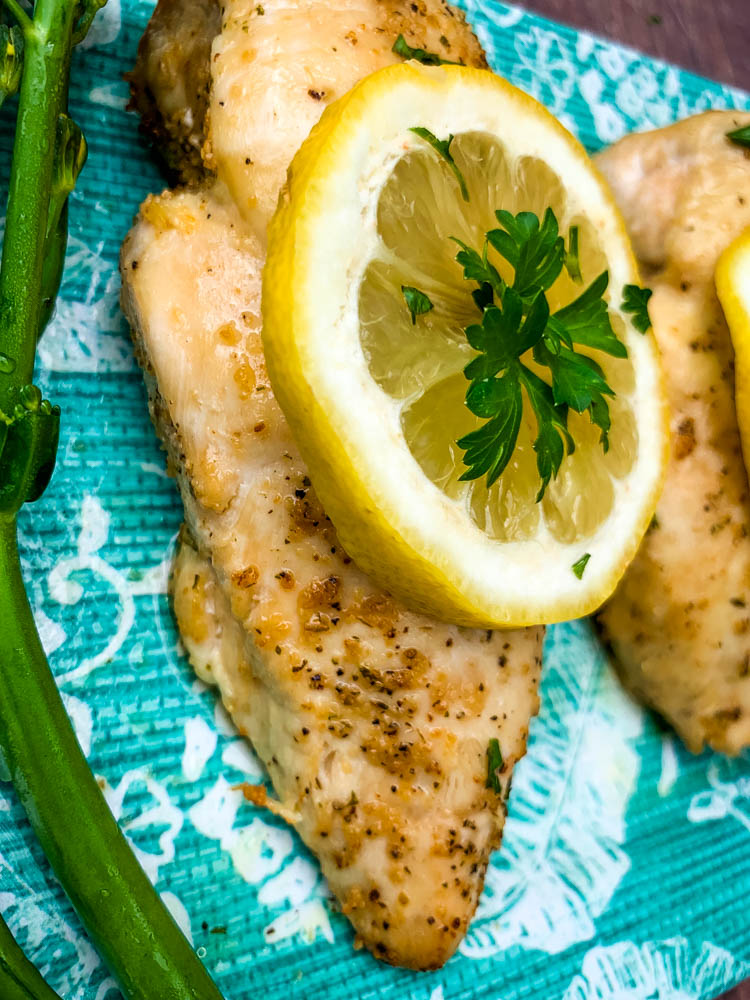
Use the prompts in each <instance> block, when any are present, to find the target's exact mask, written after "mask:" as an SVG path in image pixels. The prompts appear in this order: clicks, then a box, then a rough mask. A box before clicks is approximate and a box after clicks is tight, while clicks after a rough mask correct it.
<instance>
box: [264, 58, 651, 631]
mask: <svg viewBox="0 0 750 1000" xmlns="http://www.w3.org/2000/svg"><path fill="white" fill-rule="evenodd" d="M415 126H422V127H424V128H426V129H428V130H429V131H430V132H432V133H433V134H434V135H435V136H438V137H440V138H447V137H448V136H449V135H453V136H455V138H454V140H453V143H452V144H451V147H450V152H451V154H452V156H453V157H454V160H455V163H456V165H457V166H458V168H459V170H460V171H461V174H462V176H463V177H464V178H465V181H466V184H467V187H468V189H469V192H470V200H469V201H468V202H467V201H465V200H464V199H463V198H462V197H461V192H460V189H459V184H458V183H457V180H456V176H455V174H454V172H453V171H452V170H451V169H449V167H448V164H446V163H445V161H444V160H442V159H441V158H440V156H439V155H437V154H436V152H435V150H434V149H433V148H432V147H430V146H429V145H428V144H427V143H425V142H424V141H422V140H421V139H420V138H419V137H418V136H417V135H415V134H414V133H413V132H411V131H410V129H411V128H412V127H415ZM548 207H551V208H552V210H553V211H554V213H555V215H556V217H557V219H558V222H559V224H560V232H561V233H563V234H565V233H566V232H567V231H568V229H569V227H570V226H573V225H577V226H578V227H579V234H580V241H579V242H580V249H581V269H582V272H583V278H584V287H585V286H587V285H588V284H589V283H590V282H591V281H592V280H593V279H594V278H595V277H597V276H598V275H599V274H600V273H601V272H602V271H603V270H608V271H609V275H610V282H609V290H608V293H607V296H608V306H609V310H610V315H611V319H612V322H613V326H614V328H615V330H616V332H617V334H618V336H619V337H620V339H621V340H623V341H624V343H625V344H626V347H627V350H628V358H627V359H616V358H611V357H609V356H607V355H604V354H602V353H601V352H598V351H593V350H588V349H585V350H584V351H583V352H584V353H587V354H589V355H590V356H591V357H592V358H595V360H596V361H597V362H598V363H599V364H600V365H601V367H602V368H603V369H604V372H605V375H606V377H607V380H608V381H609V383H610V385H611V386H612V387H613V388H614V389H615V391H616V393H617V395H616V398H615V399H614V400H613V401H612V404H611V407H610V409H611V413H612V431H611V435H610V442H611V446H610V449H609V451H608V452H607V454H604V453H603V451H602V448H601V446H600V444H599V431H598V429H597V428H595V427H593V426H592V425H591V422H590V420H589V417H588V415H587V414H584V415H579V414H576V413H573V412H572V411H571V413H570V416H569V429H570V432H571V434H572V436H573V438H574V439H575V442H576V450H575V453H574V454H572V455H571V456H569V457H567V458H566V459H565V460H564V461H563V465H562V468H561V470H560V474H559V476H558V478H557V479H555V480H553V481H552V482H551V483H550V485H549V487H548V489H547V492H546V494H545V496H544V499H543V500H542V501H541V503H537V502H536V495H537V492H538V490H539V485H540V481H539V475H538V472H537V467H536V455H535V452H534V449H533V442H534V439H535V437H536V433H537V429H536V421H535V418H534V416H533V412H532V410H531V407H530V406H529V405H528V400H526V401H525V406H524V412H523V418H522V423H521V429H520V433H519V438H518V444H517V446H516V449H515V451H514V454H513V456H512V458H511V461H510V463H509V464H508V466H507V468H506V469H505V471H504V472H503V474H502V476H501V477H500V478H499V479H498V481H497V482H496V483H495V484H493V485H492V487H491V488H489V489H487V486H486V484H485V482H484V480H483V479H480V480H475V481H473V482H466V481H462V479H461V476H462V474H463V472H464V471H465V466H464V464H463V453H462V450H461V449H460V448H459V447H458V445H457V444H456V442H457V440H458V439H459V438H461V437H462V436H463V435H464V434H466V433H467V432H468V431H470V430H472V429H473V428H475V427H476V426H478V425H479V424H480V423H481V421H479V420H478V419H477V418H476V417H474V416H473V414H472V413H471V412H470V411H469V410H468V408H467V407H466V405H465V402H464V397H465V394H466V389H467V386H468V382H467V380H466V378H465V377H464V375H463V369H464V367H465V366H466V364H467V363H468V362H469V361H470V360H471V359H472V357H474V356H475V353H476V352H475V351H474V350H473V349H472V348H471V346H470V345H469V343H468V342H467V339H466V336H465V333H464V331H465V328H466V327H467V326H468V325H469V324H471V323H476V322H477V321H478V313H477V307H476V305H475V304H474V302H473V300H472V297H471V289H472V287H474V286H472V285H471V284H470V283H469V282H466V281H465V280H464V279H463V272H462V269H461V268H460V267H459V265H458V264H457V263H456V261H455V255H456V252H457V250H458V247H457V246H456V244H455V243H454V242H452V241H451V237H456V238H458V239H460V240H462V241H464V242H465V243H467V244H468V245H470V246H472V247H476V248H477V249H481V247H482V244H483V242H484V234H485V233H486V232H487V231H488V230H489V229H492V228H495V227H496V225H497V223H496V220H495V216H494V212H495V210H496V209H500V208H502V209H506V210H508V211H510V212H513V213H517V212H519V211H532V212H535V213H536V214H537V215H538V216H539V217H541V216H542V215H543V214H544V211H545V210H546V209H547V208H548ZM492 252H493V253H494V251H492ZM492 263H493V264H494V265H495V266H496V267H497V268H498V270H500V273H501V274H502V275H503V277H505V278H509V277H510V278H512V273H513V272H512V269H510V267H509V265H507V264H506V263H505V262H504V261H503V260H502V259H501V258H500V257H499V255H496V256H495V257H494V258H492ZM638 281H639V277H638V272H637V267H636V264H635V261H634V258H633V255H632V251H631V249H630V244H629V242H628V239H627V236H626V234H625V230H624V226H623V223H622V219H621V217H620V215H619V212H618V211H617V209H616V207H615V205H614V203H613V201H612V197H611V194H610V192H609V190H608V188H607V187H606V185H605V183H604V181H603V180H602V179H601V177H600V176H599V174H598V173H597V171H596V169H595V168H594V167H593V165H592V164H591V162H590V161H589V159H588V157H587V156H586V153H585V152H584V150H583V148H582V147H581V146H580V145H579V143H578V142H577V141H576V140H575V139H573V137H572V136H571V135H570V134H569V133H568V132H567V131H566V130H565V129H564V128H563V127H562V126H561V125H560V124H559V123H558V122H557V121H556V120H555V119H554V118H553V117H552V116H551V115H550V114H549V113H548V112H547V111H545V110H544V109H543V108H542V107H541V105H539V104H538V103H537V102H536V101H534V100H533V99H532V98H530V97H528V96H526V95H525V94H523V93H522V92H520V91H518V90H516V89H515V88H514V87H512V86H510V85H509V84H508V83H506V82H505V81H503V80H501V79H500V78H499V77H496V76H494V75H493V74H491V73H489V72H486V71H482V70H473V69H467V68H463V67H436V68H430V67H424V66H418V65H415V64H405V65H399V66H392V67H388V68H386V69H384V70H381V71H379V72H377V73H375V74H373V75H372V76H370V77H368V78H367V79H365V80H364V81H362V82H361V83H360V84H358V85H357V86H356V87H355V88H354V89H353V90H352V91H350V92H349V93H348V94H347V95H346V96H344V97H343V98H341V99H340V100H339V101H338V102H337V103H335V104H333V105H331V106H330V107H329V108H328V109H327V110H326V112H325V113H324V115H323V117H322V119H321V121H320V123H319V124H318V126H316V128H315V129H313V131H312V133H311V135H310V137H309V138H308V140H307V141H306V142H305V144H304V145H303V146H302V148H301V149H300V151H299V152H298V154H297V156H296V157H295V159H294V161H293V163H292V166H291V168H290V171H289V178H288V183H287V186H286V188H285V190H284V191H283V192H282V196H281V199H280V203H279V208H278V210H277V213H276V215H275V217H274V219H273V221H272V223H271V226H270V230H269V247H268V257H267V263H266V267H265V273H264V286H263V317H264V331H263V340H264V348H265V352H266V358H267V362H268V368H269V373H270V377H271V380H272V383H273V387H274V391H275V393H276V395H277V398H278V399H279V402H280V404H281V406H282V408H283V410H284V412H285V414H286V416H287V418H288V420H289V422H290V425H291V427H292V430H293V432H294V434H295V437H296V439H297V442H298V444H299V447H300V449H301V451H302V454H303V457H304V458H305V460H306V462H307V464H308V467H309V471H310V476H311V478H312V481H313V485H314V486H315V489H316V491H317V493H318V495H319V496H320V498H321V500H322V502H323V504H324V506H325V508H326V511H327V512H328V514H329V516H330V517H331V519H332V521H333V523H334V524H335V526H336V528H337V531H338V533H339V536H340V539H341V542H342V544H343V546H344V547H345V548H346V549H347V551H348V552H349V553H350V555H351V556H352V557H353V558H354V559H355V560H356V561H357V563H358V564H359V565H360V566H361V567H362V568H363V569H364V570H366V571H367V572H368V573H369V574H370V575H372V576H373V577H374V578H375V579H376V580H377V581H378V582H379V583H380V584H381V585H382V586H384V587H385V588H387V589H388V590H390V591H391V592H392V593H394V594H397V595H398V596H399V597H401V598H402V599H403V600H404V601H406V603H407V604H409V605H410V606H411V607H413V608H415V609H417V610H420V611H423V612H426V613H428V614H431V615H433V616H435V617H438V618H440V619H443V620H446V621H453V622H457V623H459V624H463V625H470V626H483V627H512V626H519V625H526V624H532V623H539V622H553V621H559V620H563V619H567V618H572V617H576V616H579V615H583V614H587V613H589V612H591V611H593V610H594V609H595V608H596V607H598V606H599V604H601V603H602V602H603V601H604V600H605V599H606V598H607V597H608V596H609V594H610V593H611V591H612V590H613V589H614V587H615V585H616V583H617V580H618V579H619V578H620V576H621V575H622V573H623V572H624V570H625V568H626V566H627V564H628V562H629V560H630V559H631V558H632V557H633V555H634V554H635V551H636V548H637V546H638V543H639V541H640V538H641V537H642V535H643V533H644V531H645V529H646V527H647V526H648V523H649V520H650V518H651V515H652V513H653V508H654V506H655V503H656V498H657V495H658V490H659V485H660V481H661V476H662V473H663V467H664V458H665V453H666V405H665V402H664V395H663V391H662V386H661V376H660V372H659V366H658V358H657V351H656V346H655V342H654V340H653V337H652V336H651V334H647V335H645V336H644V335H642V334H640V333H638V332H637V331H636V330H634V328H633V327H632V324H631V323H630V320H629V318H628V316H627V314H625V313H623V312H622V311H621V309H620V304H621V299H622V294H621V293H622V288H623V286H624V285H626V284H631V283H638ZM404 286H411V287H416V288H418V289H419V290H420V291H421V292H423V293H424V294H425V295H427V296H428V297H429V299H430V301H431V303H432V308H431V309H430V311H429V312H426V313H424V314H423V315H420V316H419V317H418V318H417V319H416V322H412V317H411V315H410V312H409V310H408V309H407V308H406V305H405V302H404V298H403V293H402V287H404ZM580 292H581V286H580V285H577V284H575V283H574V282H573V281H572V280H571V279H570V277H569V276H568V274H567V272H566V271H565V270H563V272H562V274H561V275H560V277H559V278H558V279H557V281H556V282H555V284H554V285H553V286H552V287H551V289H550V290H549V291H548V300H549V303H550V307H551V308H552V309H553V310H554V309H557V308H559V307H561V306H563V305H565V304H567V303H568V302H570V301H571V300H572V299H573V298H575V297H577V296H578V295H579V294H580ZM530 364H531V366H532V367H533V362H530ZM544 372H545V370H544V369H541V368H540V369H538V374H540V375H541V376H542V377H544ZM585 554H589V555H590V558H589V560H588V563H587V564H586V569H585V572H584V573H583V575H582V577H581V578H580V579H579V578H578V577H577V575H576V573H574V572H573V568H572V567H573V565H574V564H576V563H577V562H578V561H579V560H580V559H581V557H582V556H584V555H585Z"/></svg>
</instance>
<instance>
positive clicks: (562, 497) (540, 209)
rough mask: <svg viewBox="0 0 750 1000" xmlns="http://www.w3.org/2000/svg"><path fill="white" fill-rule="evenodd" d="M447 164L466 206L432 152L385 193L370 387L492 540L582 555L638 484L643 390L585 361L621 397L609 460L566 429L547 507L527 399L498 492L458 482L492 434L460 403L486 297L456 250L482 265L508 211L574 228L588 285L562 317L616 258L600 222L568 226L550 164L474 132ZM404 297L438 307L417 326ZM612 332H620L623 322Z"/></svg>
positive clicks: (553, 300)
mask: <svg viewBox="0 0 750 1000" xmlns="http://www.w3.org/2000/svg"><path fill="white" fill-rule="evenodd" d="M451 154H452V155H453V157H454V159H455V161H456V164H457V165H458V167H459V169H460V170H461V172H462V173H463V176H464V177H465V179H466V182H467V186H468V188H469V191H470V192H471V200H470V201H469V202H465V201H463V199H461V197H460V196H459V195H458V186H457V183H456V179H455V176H454V175H453V173H452V172H451V171H450V170H449V169H448V167H447V164H445V163H444V162H443V161H442V160H441V159H440V158H439V157H438V155H437V154H436V153H435V151H434V150H432V149H431V148H430V147H429V146H427V145H425V148H424V149H421V148H413V149H412V150H410V151H409V152H408V153H407V154H406V155H405V156H403V157H402V158H401V159H400V160H398V162H397V163H396V165H395V167H394V169H393V171H392V173H391V174H390V176H389V177H388V179H387V181H386V183H385V184H384V186H383V188H382V190H381V192H380V196H379V200H378V205H377V236H378V240H377V246H376V250H375V252H374V253H373V255H372V257H371V259H370V261H369V262H368V264H367V266H366V268H365V271H364V274H363V277H362V281H361V284H360V287H359V323H360V343H361V346H362V350H363V352H364V355H365V358H366V361H367V366H368V369H369V372H370V375H371V376H372V378H373V380H374V381H375V382H376V383H377V385H378V386H380V388H381V389H382V391H383V392H384V393H385V394H386V395H387V396H388V397H390V398H391V399H392V400H396V401H398V403H399V405H400V418H401V428H402V432H403V435H404V439H405V441H406V443H407V445H408V447H409V449H410V451H411V453H412V455H413V456H414V458H415V459H416V461H417V462H418V463H419V465H420V467H421V468H422V470H423V471H424V473H425V475H426V476H427V477H428V478H429V479H430V480H431V481H432V482H433V483H435V485H436V486H438V487H439V488H440V489H441V490H442V491H443V493H445V494H446V496H448V497H449V498H450V499H451V500H453V501H455V502H456V503H457V504H461V505H462V506H463V507H464V508H465V510H466V512H467V513H468V515H469V517H470V518H471V519H472V521H473V522H474V523H475V524H476V525H477V527H478V528H480V529H481V530H482V531H484V532H485V533H486V534H487V535H488V536H490V537H492V538H495V539H498V540H501V541H522V540H526V539H530V538H534V537H538V536H539V534H540V530H542V533H544V532H543V527H544V528H546V530H547V531H548V532H549V533H550V534H551V535H552V536H553V537H554V538H555V539H556V540H557V541H559V542H562V543H571V542H574V541H577V542H579V543H581V544H584V543H585V540H586V538H587V537H591V536H593V535H594V534H595V533H596V531H597V530H598V529H599V528H600V526H601V525H602V524H603V523H604V522H605V521H606V519H607V518H608V516H609V515H610V513H611V511H612V507H613V504H614V503H615V488H614V481H615V480H618V479H620V480H622V479H624V478H626V477H627V476H628V474H629V473H630V471H631V469H632V467H633V464H634V462H635V460H636V457H637V454H638V428H637V423H636V419H635V415H634V412H633V408H632V406H631V404H630V401H629V399H628V394H629V392H632V391H633V388H634V385H635V378H634V372H633V367H632V362H631V361H630V359H627V358H624V359H623V358H612V357H610V356H608V355H606V354H604V353H602V352H600V351H594V350H589V349H586V348H581V347H577V350H578V351H580V352H581V353H586V354H589V356H591V357H593V358H595V359H596V361H597V362H598V363H599V364H600V365H601V367H602V368H603V370H604V373H605V376H606V378H607V381H608V382H609V384H610V385H611V386H612V388H613V389H614V391H615V393H616V396H615V398H614V399H611V400H610V412H611V417H612V429H611V431H610V435H609V440H610V447H609V450H608V451H607V452H606V453H604V452H603V451H602V447H601V445H600V443H599V436H600V432H599V429H598V428H597V427H594V426H593V425H592V424H591V422H590V420H589V417H588V414H578V413H575V412H573V411H571V412H570V414H569V418H568V426H569V430H570V433H571V434H572V436H573V439H574V441H575V442H576V450H575V452H574V453H573V454H572V455H570V456H568V457H566V458H565V459H564V460H563V464H562V466H561V469H560V473H559V475H558V477H557V479H554V480H552V482H551V483H550V484H549V486H548V488H547V491H546V493H545V496H544V498H543V500H542V501H541V502H540V503H537V502H536V496H537V492H538V490H539V482H540V481H539V474H538V472H537V467H536V455H535V452H534V449H533V442H534V439H535V437H536V434H537V425H536V420H535V417H534V414H533V411H532V410H531V406H530V403H529V401H528V399H526V398H525V399H524V414H523V419H522V423H521V430H520V433H519V437H518V443H517V445H516V449H515V451H514V454H513V457H512V459H511V461H510V463H509V464H508V466H507V468H506V469H505V471H504V473H503V474H502V476H501V477H500V478H499V479H498V481H497V482H496V483H495V484H493V486H492V487H491V488H490V489H488V488H487V486H486V484H485V480H484V478H481V479H478V480H474V481H471V482H465V481H464V482H462V481H461V479H460V477H461V475H462V474H463V472H464V471H465V469H466V467H465V465H464V463H463V452H462V450H461V449H460V448H459V447H458V445H457V444H456V442H457V441H458V440H459V439H460V438H461V437H462V436H463V435H464V434H466V433H468V432H469V431H471V430H473V429H474V428H476V427H477V426H480V424H481V423H482V421H481V420H480V419H479V418H477V417H475V416H474V415H473V414H472V413H471V412H470V411H469V409H468V408H467V407H466V405H465V403H464V397H465V393H466V389H467V386H468V382H467V381H466V379H465V377H464V375H463V368H464V366H465V365H466V364H467V363H468V362H469V361H470V360H471V358H472V357H473V356H475V352H474V350H473V349H472V348H471V347H470V345H469V344H468V342H467V340H466V337H465V334H464V330H465V328H466V327H467V326H469V325H470V324H472V323H477V322H479V320H480V316H479V313H478V310H477V307H476V306H475V305H474V302H473V300H472V298H471V294H470V293H471V291H472V290H473V288H474V287H476V286H475V285H474V284H473V283H472V282H467V281H465V280H464V278H463V271H462V268H461V267H460V266H459V265H458V264H457V263H456V260H455V255H456V252H457V250H458V247H457V245H456V244H455V243H454V242H453V241H452V240H451V237H457V238H458V239H460V240H462V241H463V242H465V243H467V244H468V245H469V246H472V247H474V248H476V249H477V250H480V251H481V249H482V247H483V245H484V238H485V233H486V232H487V231H488V230H490V229H493V228H496V226H497V221H496V219H495V215H494V213H495V210H496V209H499V208H503V209H506V210H508V211H510V212H512V213H514V214H515V213H517V212H521V211H530V212H534V213H535V214H536V215H537V216H539V218H540V219H541V217H542V215H543V214H544V212H545V210H546V209H547V208H548V207H549V208H551V209H552V210H553V212H554V213H555V216H556V218H557V220H558V223H559V226H560V232H561V233H562V234H566V233H567V231H568V229H569V227H571V226H578V228H579V249H580V263H581V272H582V275H583V285H578V284H576V283H574V282H573V281H572V280H571V278H570V277H569V276H568V273H567V271H565V269H563V271H562V273H561V274H560V277H559V278H558V279H557V281H556V282H555V284H554V285H553V286H552V287H551V288H550V289H549V291H548V293H547V298H548V301H549V304H550V308H551V310H552V311H553V312H554V311H555V310H556V309H559V308H561V307H562V306H564V305H566V304H567V303H568V302H570V301H572V300H573V299H574V298H576V297H577V296H578V295H579V294H580V293H581V291H582V289H583V288H585V287H586V286H587V285H588V284H589V283H590V282H591V281H592V280H593V279H594V278H596V277H597V276H598V275H599V274H600V273H601V272H602V271H603V270H605V269H606V257H605V255H604V252H603V250H602V248H601V246H600V242H599V238H598V236H597V233H596V230H595V229H594V227H593V226H592V224H591V222H590V221H589V220H588V219H587V218H586V217H585V216H583V215H580V214H578V215H573V216H570V215H569V212H568V210H567V208H566V205H567V199H566V197H565V192H564V188H563V185H562V183H561V181H560V179H559V178H558V177H557V175H556V174H555V173H554V171H553V170H552V169H551V167H550V166H548V165H547V164H545V163H543V162H542V161H541V160H538V159H536V158H533V157H521V158H515V159H513V158H512V157H511V156H510V155H509V154H508V152H507V151H506V150H505V148H504V147H503V145H502V143H501V142H500V141H499V140H498V139H497V138H496V137H494V136H491V135H488V134H484V133H476V132H465V133H462V134H459V135H457V136H456V137H455V139H454V140H453V143H452V144H451ZM489 257H490V260H491V262H492V263H493V264H494V265H495V266H496V267H497V269H498V270H499V271H500V273H501V275H502V276H503V277H504V278H505V279H507V280H512V276H513V271H512V268H511V266H510V265H509V264H508V263H507V262H506V261H505V260H504V259H503V258H501V257H500V256H499V254H497V253H496V252H495V251H494V250H493V249H492V248H490V250H489ZM403 285H410V286H415V287H417V288H419V289H420V291H422V292H424V293H425V294H427V295H428V296H429V298H430V300H431V301H432V303H433V306H434V308H433V309H432V310H431V311H430V312H429V313H426V314H423V315H421V316H419V317H418V318H417V321H416V323H412V319H411V316H410V313H409V310H408V309H407V307H406V304H405V301H404V298H403V294H402V291H401V289H402V286H403ZM610 318H611V320H612V323H613V326H614V328H615V332H619V331H618V325H620V326H621V324H622V321H621V319H620V317H619V316H617V315H616V314H611V316H610ZM523 360H524V363H526V364H529V366H530V367H531V368H533V369H534V370H535V371H536V373H537V374H538V375H540V376H541V377H542V378H545V376H546V378H545V380H546V381H548V372H547V371H546V369H544V368H540V367H538V366H536V365H535V364H534V362H533V361H532V360H531V354H530V353H529V354H528V355H527V356H524V358H523ZM524 392H525V390H524Z"/></svg>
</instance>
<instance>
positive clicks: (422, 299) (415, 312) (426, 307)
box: [401, 285, 435, 326]
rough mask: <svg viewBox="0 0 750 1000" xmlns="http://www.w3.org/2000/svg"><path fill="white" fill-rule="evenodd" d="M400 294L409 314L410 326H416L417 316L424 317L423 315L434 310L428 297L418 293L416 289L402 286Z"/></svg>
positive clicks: (410, 286) (411, 286)
mask: <svg viewBox="0 0 750 1000" xmlns="http://www.w3.org/2000/svg"><path fill="white" fill-rule="evenodd" d="M401 292H402V294H403V296H404V299H405V301H406V305H407V308H408V310H409V312H410V313H411V322H412V326H415V325H416V322H417V316H424V314H425V313H428V312H429V311H430V310H431V309H434V308H435V307H434V305H433V304H432V302H431V301H430V299H429V298H428V296H426V295H425V293H424V292H420V290H419V289H418V288H414V286H413V285H402V286H401Z"/></svg>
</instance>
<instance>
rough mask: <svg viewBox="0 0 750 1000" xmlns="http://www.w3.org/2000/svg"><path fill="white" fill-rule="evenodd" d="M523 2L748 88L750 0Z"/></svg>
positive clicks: (540, 10) (707, 74)
mask: <svg viewBox="0 0 750 1000" xmlns="http://www.w3.org/2000/svg"><path fill="white" fill-rule="evenodd" d="M523 6H525V7H527V8H528V9H529V10H534V11H536V12H537V13H539V14H544V15H545V16H546V17H551V18H553V19H554V20H556V21H563V22H565V23H566V24H572V25H575V27H577V28H588V29H589V30H590V31H595V32H597V33H598V34H600V35H605V36H607V37H608V38H613V39H615V40H616V41H618V42H625V43H626V44H627V45H632V46H634V47H635V48H638V49H641V50H642V51H643V52H648V53H650V54H651V55H654V56H658V57H659V58H660V59H667V60H669V62H673V63H677V65H678V66H684V67H686V68H687V69H691V70H694V71H695V72H696V73H701V74H703V75H704V76H710V77H711V78H712V79H714V80H721V81H722V83H732V84H734V85H735V86H737V87H743V88H744V89H746V90H750V0H523Z"/></svg>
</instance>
